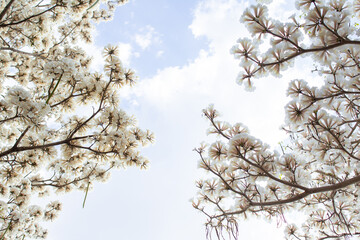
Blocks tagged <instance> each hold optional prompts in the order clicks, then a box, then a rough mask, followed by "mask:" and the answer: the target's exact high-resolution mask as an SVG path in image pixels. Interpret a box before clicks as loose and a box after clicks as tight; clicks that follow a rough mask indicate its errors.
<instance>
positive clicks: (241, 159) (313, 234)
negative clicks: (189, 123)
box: [193, 0, 360, 239]
mask: <svg viewBox="0 0 360 240" xmlns="http://www.w3.org/2000/svg"><path fill="white" fill-rule="evenodd" d="M296 7H297V9H298V11H297V12H295V13H294V15H292V16H291V18H290V21H289V22H280V21H278V20H276V19H272V18H270V17H269V16H268V9H267V7H266V6H264V5H261V4H259V5H255V6H251V7H249V8H247V9H246V10H245V12H244V13H243V15H242V18H241V21H242V22H243V24H245V25H246V27H247V28H248V30H249V31H250V33H251V34H252V36H253V39H248V38H241V39H239V41H238V43H237V44H236V45H235V46H234V47H233V48H232V50H231V51H232V53H233V54H234V56H235V57H236V58H237V59H239V60H240V63H241V64H240V65H241V66H242V68H243V70H242V71H241V72H240V74H239V77H238V82H239V83H240V84H244V85H245V87H246V88H247V89H249V90H253V89H254V83H253V79H254V78H259V77H264V76H266V75H267V74H269V73H270V74H274V75H275V76H279V74H280V73H281V72H282V71H283V70H285V69H286V68H288V67H289V66H290V67H291V66H292V65H293V64H294V61H295V59H296V58H298V57H300V56H312V57H313V61H314V63H315V64H316V68H315V69H309V71H311V70H314V72H317V73H319V74H320V77H318V81H323V85H322V86H321V87H312V86H310V85H309V84H308V83H307V81H306V80H301V79H295V80H292V81H291V82H290V83H289V87H288V90H287V95H288V96H289V97H290V98H291V101H290V102H289V103H288V104H287V105H286V106H285V110H286V119H285V124H284V125H283V127H282V128H283V130H284V131H286V133H287V134H288V136H289V138H288V139H287V141H286V144H285V145H284V146H281V150H280V151H275V150H272V149H271V148H270V147H269V146H268V145H267V144H265V143H263V142H262V141H261V140H260V139H257V138H255V137H253V136H252V135H250V133H249V130H248V129H247V128H246V127H245V126H244V125H243V124H241V123H236V124H229V123H226V122H224V121H221V120H219V113H218V111H217V110H215V109H214V107H213V106H210V107H209V108H207V109H205V110H204V111H203V112H204V115H205V117H206V118H207V119H208V120H209V122H210V129H209V133H210V134H215V135H217V136H218V140H217V141H216V142H213V143H211V144H209V145H202V146H200V147H198V148H196V149H195V150H196V152H198V154H199V156H200V160H199V167H200V168H202V169H204V170H205V172H207V173H208V174H207V175H206V176H207V177H204V178H203V179H201V180H199V181H198V182H197V187H198V195H197V197H196V199H195V200H194V201H193V206H194V207H195V208H196V209H198V210H200V211H201V212H203V213H204V214H205V215H206V216H207V219H208V220H207V222H206V226H207V229H208V230H209V233H210V234H211V232H213V233H215V234H216V235H217V236H218V237H219V238H221V237H222V231H224V230H225V231H228V232H229V233H230V236H233V237H234V238H237V233H238V232H237V229H238V221H239V220H240V219H245V218H247V217H251V216H259V215H260V216H263V217H265V218H266V219H270V220H272V219H282V220H283V219H284V218H285V219H287V220H289V218H287V217H286V214H287V213H288V212H290V211H293V210H296V211H299V212H301V213H303V214H304V215H305V217H306V221H305V222H304V223H303V224H302V225H301V226H298V225H295V224H288V225H287V227H286V230H285V235H286V238H287V239H334V238H335V239H339V238H342V237H343V238H345V237H347V236H356V235H360V217H359V216H360V215H359V209H358V206H359V204H360V198H359V186H360V172H359V170H358V169H359V167H360V147H359V143H360V140H359V135H360V129H359V123H360V118H359V117H360V116H359V115H360V108H359V104H360V102H359V97H360V74H359V69H360V63H359V57H360V48H359V45H360V40H359V35H360V31H359V29H358V27H357V26H358V25H359V24H358V23H357V21H358V20H359V12H360V1H357V0H356V1H345V0H330V1H327V0H323V1H320V0H300V1H297V2H296ZM262 40H265V41H262ZM267 43H269V44H270V45H265V46H270V47H269V48H268V50H267V51H264V52H262V51H261V50H260V49H261V47H263V45H264V44H267ZM294 77H295V78H296V76H294ZM290 222H291V221H290ZM288 223H289V222H288Z"/></svg>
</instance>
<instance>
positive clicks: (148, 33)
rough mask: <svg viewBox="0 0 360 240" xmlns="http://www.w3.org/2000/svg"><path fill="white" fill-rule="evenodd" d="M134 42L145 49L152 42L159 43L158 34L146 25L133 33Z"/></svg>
mask: <svg viewBox="0 0 360 240" xmlns="http://www.w3.org/2000/svg"><path fill="white" fill-rule="evenodd" d="M135 42H136V43H137V44H138V45H139V46H140V47H141V48H142V49H143V50H145V49H147V48H148V47H150V46H151V45H152V44H154V43H161V39H160V34H159V33H158V32H156V31H155V29H154V28H153V27H152V26H150V25H146V26H145V27H144V28H141V29H140V31H139V33H137V34H135Z"/></svg>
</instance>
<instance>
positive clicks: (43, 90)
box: [0, 0, 154, 240]
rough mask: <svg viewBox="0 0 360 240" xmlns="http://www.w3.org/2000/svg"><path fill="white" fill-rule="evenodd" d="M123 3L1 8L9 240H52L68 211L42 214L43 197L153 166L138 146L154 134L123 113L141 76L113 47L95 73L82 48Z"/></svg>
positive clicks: (4, 210) (57, 0) (1, 192)
mask: <svg viewBox="0 0 360 240" xmlns="http://www.w3.org/2000/svg"><path fill="white" fill-rule="evenodd" d="M124 2H125V1H123V0H104V1H96V0H86V1H83V0H71V1H70V0H69V1H68V0H51V1H42V0H39V1H26V0H17V1H14V0H6V1H1V2H0V36H1V40H0V52H1V54H0V128H1V131H0V139H1V141H0V142H1V143H0V238H1V239H3V240H10V239H28V238H45V237H46V235H47V230H46V229H43V228H42V227H41V225H40V223H41V221H48V220H52V219H54V218H55V217H56V216H57V215H58V213H59V211H60V210H61V203H60V202H56V201H55V202H50V203H48V204H47V205H46V206H37V205H34V203H35V200H36V198H37V197H45V196H47V195H48V194H52V193H54V192H69V191H71V190H73V189H78V190H82V191H88V190H89V189H91V188H92V186H93V183H94V182H96V181H106V180H107V179H108V178H109V176H110V172H111V170H112V169H115V168H124V167H127V166H136V167H139V168H141V169H146V168H147V166H148V160H147V159H145V158H144V157H143V156H141V154H140V152H139V148H140V147H141V146H145V145H146V144H148V143H150V142H152V141H153V139H154V136H153V134H152V133H151V132H149V131H148V130H145V131H144V130H141V129H139V128H138V127H137V126H136V124H135V119H134V117H132V116H129V115H128V114H126V112H124V111H123V110H121V109H119V107H118V106H119V94H118V89H119V88H121V87H122V86H124V85H132V84H134V83H135V81H136V80H137V79H136V76H135V74H134V72H133V71H132V70H131V69H126V68H124V67H123V66H122V64H121V61H120V59H119V58H118V56H117V54H118V50H117V48H116V47H112V46H108V47H106V48H105V49H104V57H105V61H106V63H105V66H104V70H103V72H102V73H97V72H95V73H94V72H91V69H90V63H91V58H90V57H89V56H87V54H86V53H85V52H84V51H83V50H82V49H81V48H80V47H79V45H80V44H79V43H80V42H81V41H85V42H88V41H91V29H92V28H93V22H97V21H102V20H108V19H110V18H111V16H112V14H113V12H114V9H115V6H116V5H119V4H122V3H124ZM84 109H89V111H86V110H84Z"/></svg>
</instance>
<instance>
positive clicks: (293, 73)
mask: <svg viewBox="0 0 360 240" xmlns="http://www.w3.org/2000/svg"><path fill="white" fill-rule="evenodd" d="M282 2H283V1H282ZM282 2H280V4H279V3H275V5H276V7H273V8H272V9H273V11H275V13H273V14H274V15H275V16H278V15H281V14H282V15H281V16H284V15H286V14H284V6H285V7H286V9H287V5H284V4H281V3H282ZM285 4H286V3H285ZM247 5H248V4H247V2H246V1H237V0H203V1H191V0H187V1H165V0H155V1H145V0H142V1H140V0H136V1H130V3H129V4H127V5H125V6H123V7H120V8H119V9H118V10H117V13H116V16H115V18H114V20H113V22H107V23H105V24H101V25H99V26H98V28H97V33H98V36H97V37H96V45H97V46H103V45H106V44H107V43H113V44H119V43H121V45H122V46H124V48H125V49H127V52H128V53H127V54H125V55H126V56H127V58H128V60H127V64H129V65H130V67H132V68H135V69H136V71H137V74H138V75H139V76H140V80H139V82H138V84H137V85H136V86H135V87H134V88H133V89H132V90H126V91H122V92H120V93H121V95H122V99H123V100H122V107H124V108H125V109H126V111H127V112H129V113H130V114H134V115H135V116H136V118H137V119H138V120H139V125H140V127H141V128H148V129H150V130H152V131H154V132H155V134H156V139H157V140H156V144H155V145H153V146H150V147H148V148H146V149H144V151H143V152H144V155H145V156H147V157H148V158H149V159H150V161H151V167H150V169H149V170H148V171H140V170H138V169H128V170H126V171H120V172H113V174H112V178H111V179H110V181H109V182H108V183H107V184H97V185H96V187H95V190H94V191H92V192H90V193H89V195H88V198H87V203H86V207H85V209H81V204H82V200H83V195H84V194H83V193H73V194H72V195H68V196H64V198H63V199H64V202H65V205H64V211H63V212H62V213H61V214H60V217H59V219H57V221H56V222H55V223H54V224H53V225H52V226H51V229H50V239H52V240H57V239H68V240H72V239H74V240H75V239H87V240H95V239H121V240H138V239H144V240H167V239H171V240H183V239H190V240H191V239H194V240H202V239H205V231H204V226H203V223H204V221H205V218H204V216H203V215H201V214H200V213H198V212H196V211H195V210H194V209H193V208H192V207H191V203H190V202H189V199H190V198H191V197H192V196H193V195H194V193H195V185H194V182H195V180H197V179H198V177H199V175H201V171H199V170H197V159H198V156H197V155H196V154H195V153H194V152H192V151H191V150H192V149H193V148H194V147H196V146H198V145H199V143H200V142H201V141H202V140H208V138H207V137H206V128H207V126H208V123H207V121H206V120H205V119H203V118H202V117H201V109H203V108H205V107H206V106H207V105H208V104H210V103H214V104H215V107H216V108H217V109H218V110H219V111H220V112H222V113H223V117H222V119H223V120H225V121H229V122H231V123H236V122H243V123H244V124H245V125H247V126H248V127H249V128H250V132H251V133H252V134H253V135H254V136H255V137H257V138H261V139H262V140H264V142H268V143H272V144H273V145H274V143H275V145H276V143H277V141H280V140H281V139H282V138H283V137H284V134H283V133H282V132H280V131H279V126H280V125H281V124H282V122H283V119H284V105H285V103H286V102H287V98H286V97H285V90H286V88H287V83H288V81H289V80H291V79H293V78H300V77H301V76H303V77H306V76H304V71H303V70H302V69H299V68H293V69H291V70H289V71H287V72H285V73H284V74H283V75H284V78H282V79H274V78H273V77H267V78H266V79H261V80H257V81H256V82H255V84H256V87H257V90H256V91H255V92H253V93H249V92H245V91H244V89H243V87H241V86H238V85H237V84H236V83H235V78H236V76H237V74H238V72H239V70H240V68H239V66H238V62H237V61H236V60H234V58H233V56H231V55H230V53H229V49H230V48H231V46H232V45H234V44H235V42H236V40H237V39H238V38H239V37H244V36H246V35H247V33H246V30H245V28H244V26H242V24H240V23H239V21H238V19H239V18H240V16H241V14H242V12H243V10H244V9H245V7H246V6H247ZM147 26H150V27H151V28H153V31H154V32H155V33H156V36H158V37H159V41H157V42H156V41H154V42H153V43H150V45H149V46H148V47H147V48H145V49H143V48H142V47H141V45H139V44H137V43H136V38H135V35H136V34H141V32H142V31H141V29H145V30H143V33H146V29H149V27H147ZM124 51H125V50H124ZM159 51H163V53H162V55H161V56H160V57H157V56H156V55H157V53H158V52H159ZM302 64H303V67H306V66H305V65H306V64H307V63H306V62H303V63H302ZM259 224H261V230H262V231H258V229H259ZM239 227H240V232H241V234H242V237H243V238H244V239H262V238H266V239H281V236H282V229H277V228H276V222H274V223H272V224H266V223H264V221H261V220H251V221H247V222H241V224H240V226H239Z"/></svg>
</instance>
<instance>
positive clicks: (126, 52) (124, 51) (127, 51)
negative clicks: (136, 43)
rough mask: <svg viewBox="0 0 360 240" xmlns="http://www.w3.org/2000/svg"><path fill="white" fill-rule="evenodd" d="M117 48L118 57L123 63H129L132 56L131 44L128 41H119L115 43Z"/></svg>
mask: <svg viewBox="0 0 360 240" xmlns="http://www.w3.org/2000/svg"><path fill="white" fill-rule="evenodd" d="M117 45H118V48H119V57H120V60H121V61H122V62H123V64H124V65H126V66H129V65H130V59H131V57H133V56H134V54H133V52H132V46H131V44H129V43H119V44H117Z"/></svg>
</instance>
